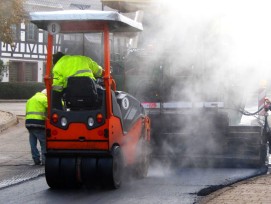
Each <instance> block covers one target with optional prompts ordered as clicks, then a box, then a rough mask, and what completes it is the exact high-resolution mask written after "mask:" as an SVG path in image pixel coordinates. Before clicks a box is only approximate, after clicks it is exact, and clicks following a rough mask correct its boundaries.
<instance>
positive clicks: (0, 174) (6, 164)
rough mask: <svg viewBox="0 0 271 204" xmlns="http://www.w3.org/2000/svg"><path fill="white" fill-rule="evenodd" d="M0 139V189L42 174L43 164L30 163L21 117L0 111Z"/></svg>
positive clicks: (26, 134)
mask: <svg viewBox="0 0 271 204" xmlns="http://www.w3.org/2000/svg"><path fill="white" fill-rule="evenodd" d="M22 129H23V130H24V131H23V132H22ZM0 139H1V143H0V190H1V188H4V187H7V186H10V185H14V184H17V183H20V182H23V181H26V180H30V179H33V178H36V177H38V176H40V175H43V174H44V166H33V165H32V164H33V161H32V158H31V152H30V145H29V141H28V132H27V129H24V118H23V117H17V116H15V115H14V114H12V113H10V112H6V111H0Z"/></svg>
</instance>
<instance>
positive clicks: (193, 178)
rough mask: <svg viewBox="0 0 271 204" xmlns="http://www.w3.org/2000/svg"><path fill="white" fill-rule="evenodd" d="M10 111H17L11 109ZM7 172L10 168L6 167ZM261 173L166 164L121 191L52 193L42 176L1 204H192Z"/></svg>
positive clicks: (1, 195) (128, 181)
mask: <svg viewBox="0 0 271 204" xmlns="http://www.w3.org/2000/svg"><path fill="white" fill-rule="evenodd" d="M0 105H1V104H0ZM18 107H21V108H24V105H19V104H17V105H15V106H14V109H16V111H18V113H19V112H20V111H21V112H23V111H22V110H18ZM9 110H10V112H14V111H15V110H12V109H10V108H9ZM4 134H5V132H4V133H3V134H2V135H1V137H5V136H6V137H13V139H14V140H16V138H22V137H23V138H27V136H28V135H27V134H28V133H27V131H25V128H24V126H18V127H16V131H14V132H11V131H7V134H9V135H4ZM24 143H25V144H24ZM27 143H28V140H21V141H20V145H28V144H27ZM4 146H5V144H2V147H4ZM3 154H4V152H3ZM27 159H29V158H25V160H26V163H27V162H29V160H28V161H27ZM0 165H1V164H0ZM33 168H34V167H33ZM0 170H1V166H0ZM6 171H9V169H7V168H6ZM259 173H260V169H229V168H225V169H224V168H220V169H212V168H180V167H174V168H169V167H168V166H167V165H166V164H165V163H162V164H161V163H153V164H152V165H151V167H150V170H149V174H148V176H147V178H145V179H141V180H136V179H133V178H131V177H126V178H125V180H124V182H123V185H122V186H121V188H120V189H117V190H105V189H92V190H89V189H85V188H80V189H76V190H67V189H66V190H52V189H50V188H49V187H48V185H47V183H46V179H45V177H44V175H41V176H39V177H35V178H33V179H30V180H28V181H24V182H21V183H19V184H15V185H14V184H13V185H10V186H6V187H4V188H0V203H12V204H16V203H18V204H19V203H20V204H21V203H97V204H103V203H106V204H108V203H110V204H111V203H116V204H122V203H123V204H133V203H140V204H153V203H155V204H159V203H170V204H174V203H178V204H180V203H181V204H192V203H196V202H197V201H198V200H199V199H200V198H201V196H204V194H205V192H207V193H208V191H209V190H210V191H211V190H212V189H213V190H215V189H216V188H220V187H222V186H224V185H228V184H231V183H234V182H236V181H239V180H243V179H245V178H248V177H252V176H255V175H257V174H259ZM7 179H8V178H7ZM22 180H23V179H22Z"/></svg>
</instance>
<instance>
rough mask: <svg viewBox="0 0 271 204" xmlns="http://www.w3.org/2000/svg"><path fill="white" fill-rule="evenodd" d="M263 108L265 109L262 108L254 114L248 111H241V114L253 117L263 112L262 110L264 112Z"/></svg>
mask: <svg viewBox="0 0 271 204" xmlns="http://www.w3.org/2000/svg"><path fill="white" fill-rule="evenodd" d="M263 108H264V107H262V108H260V109H259V110H257V111H256V112H254V113H250V112H248V111H246V110H244V109H243V110H241V109H240V110H239V112H241V113H242V114H243V115H246V116H251V115H256V114H258V113H259V112H261V111H262V110H263Z"/></svg>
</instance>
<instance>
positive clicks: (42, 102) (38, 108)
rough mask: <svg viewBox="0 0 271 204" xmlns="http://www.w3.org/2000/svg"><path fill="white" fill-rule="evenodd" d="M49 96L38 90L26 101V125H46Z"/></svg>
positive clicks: (41, 126)
mask: <svg viewBox="0 0 271 204" xmlns="http://www.w3.org/2000/svg"><path fill="white" fill-rule="evenodd" d="M47 107H48V104H47V96H46V95H45V94H43V93H41V92H37V93H36V94H35V95H34V96H32V97H31V98H30V99H28V100H27V102H26V113H25V119H26V120H25V126H26V127H27V128H30V127H40V128H44V127H45V119H46V115H47Z"/></svg>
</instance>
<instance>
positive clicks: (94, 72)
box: [52, 52, 103, 108]
mask: <svg viewBox="0 0 271 204" xmlns="http://www.w3.org/2000/svg"><path fill="white" fill-rule="evenodd" d="M53 64H54V68H53V85H52V89H53V92H52V93H53V94H54V98H56V99H59V100H56V101H54V102H53V107H55V108H61V107H62V104H61V100H60V98H61V96H62V91H63V90H64V89H65V88H66V87H67V82H68V77H71V76H88V77H90V78H92V79H94V80H95V79H96V78H97V77H101V76H102V75H103V69H102V67H101V66H99V65H98V64H97V63H96V62H95V61H93V60H92V59H91V58H89V57H86V56H81V55H65V54H63V53H62V52H57V53H56V54H54V55H53ZM95 77H96V78H95ZM81 88H82V87H81Z"/></svg>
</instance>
